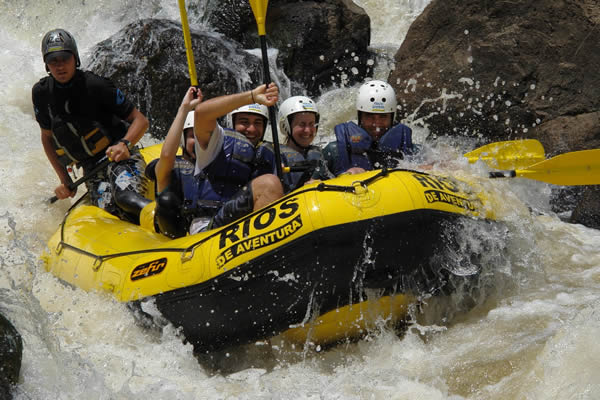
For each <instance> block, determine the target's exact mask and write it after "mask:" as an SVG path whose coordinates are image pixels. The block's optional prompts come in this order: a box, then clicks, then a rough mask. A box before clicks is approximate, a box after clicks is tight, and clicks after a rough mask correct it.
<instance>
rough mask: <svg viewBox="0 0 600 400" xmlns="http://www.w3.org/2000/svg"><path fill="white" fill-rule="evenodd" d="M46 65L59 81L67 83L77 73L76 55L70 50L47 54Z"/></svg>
mask: <svg viewBox="0 0 600 400" xmlns="http://www.w3.org/2000/svg"><path fill="white" fill-rule="evenodd" d="M46 65H47V66H48V69H49V70H50V73H51V74H52V76H53V77H54V79H56V81H57V82H59V83H67V82H69V81H70V80H71V79H73V76H74V75H75V70H76V62H75V56H74V55H73V53H70V52H68V51H61V52H57V53H56V54H52V53H51V54H50V55H48V56H47V60H46Z"/></svg>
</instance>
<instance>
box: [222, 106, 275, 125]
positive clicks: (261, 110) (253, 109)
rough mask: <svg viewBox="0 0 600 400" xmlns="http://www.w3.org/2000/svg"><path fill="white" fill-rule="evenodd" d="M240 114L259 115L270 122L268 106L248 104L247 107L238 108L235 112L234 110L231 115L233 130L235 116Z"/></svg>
mask: <svg viewBox="0 0 600 400" xmlns="http://www.w3.org/2000/svg"><path fill="white" fill-rule="evenodd" d="M238 113H250V114H258V115H262V116H263V117H265V118H266V119H267V120H269V109H268V108H267V106H265V105H262V104H258V103H254V104H247V105H245V106H241V107H240V108H236V109H235V110H233V111H232V112H230V113H229V117H230V118H231V122H232V126H231V127H232V128H233V116H234V115H235V114H238Z"/></svg>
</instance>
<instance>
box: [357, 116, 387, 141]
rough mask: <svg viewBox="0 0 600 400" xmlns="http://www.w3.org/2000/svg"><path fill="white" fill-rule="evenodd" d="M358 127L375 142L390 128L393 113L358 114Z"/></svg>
mask: <svg viewBox="0 0 600 400" xmlns="http://www.w3.org/2000/svg"><path fill="white" fill-rule="evenodd" d="M360 114H361V115H360V127H361V128H363V129H364V130H365V131H367V133H368V134H369V135H370V136H371V137H372V138H373V139H375V140H377V139H379V138H380V137H381V136H383V134H384V133H386V132H387V131H388V130H389V129H390V128H391V126H392V117H393V115H394V114H393V113H385V114H378V113H368V112H361V113H360Z"/></svg>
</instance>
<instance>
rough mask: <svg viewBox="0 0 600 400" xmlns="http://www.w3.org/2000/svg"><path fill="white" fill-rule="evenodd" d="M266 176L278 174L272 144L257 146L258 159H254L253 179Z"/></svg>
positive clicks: (261, 143)
mask: <svg viewBox="0 0 600 400" xmlns="http://www.w3.org/2000/svg"><path fill="white" fill-rule="evenodd" d="M264 174H274V175H276V174H277V167H276V166H275V149H274V148H273V144H272V143H270V142H260V143H259V144H258V146H256V157H255V159H254V172H253V173H252V178H256V177H257V176H261V175H264Z"/></svg>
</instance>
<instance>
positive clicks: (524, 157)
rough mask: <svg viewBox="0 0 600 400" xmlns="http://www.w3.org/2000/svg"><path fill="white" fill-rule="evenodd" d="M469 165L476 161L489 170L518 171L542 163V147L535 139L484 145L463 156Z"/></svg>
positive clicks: (543, 157)
mask: <svg viewBox="0 0 600 400" xmlns="http://www.w3.org/2000/svg"><path fill="white" fill-rule="evenodd" d="M464 157H466V158H467V159H468V160H469V162H470V163H474V162H476V161H478V160H481V161H483V162H485V163H486V164H487V165H488V166H489V167H490V168H496V169H520V168H526V167H528V166H530V165H532V164H535V163H537V162H540V161H543V160H544V159H545V158H546V156H545V154H544V146H542V144H541V143H540V142H538V141H537V140H535V139H524V140H507V141H504V142H495V143H490V144H486V145H485V146H482V147H479V148H477V149H475V150H473V151H470V152H469V153H466V154H465V155H464Z"/></svg>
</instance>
